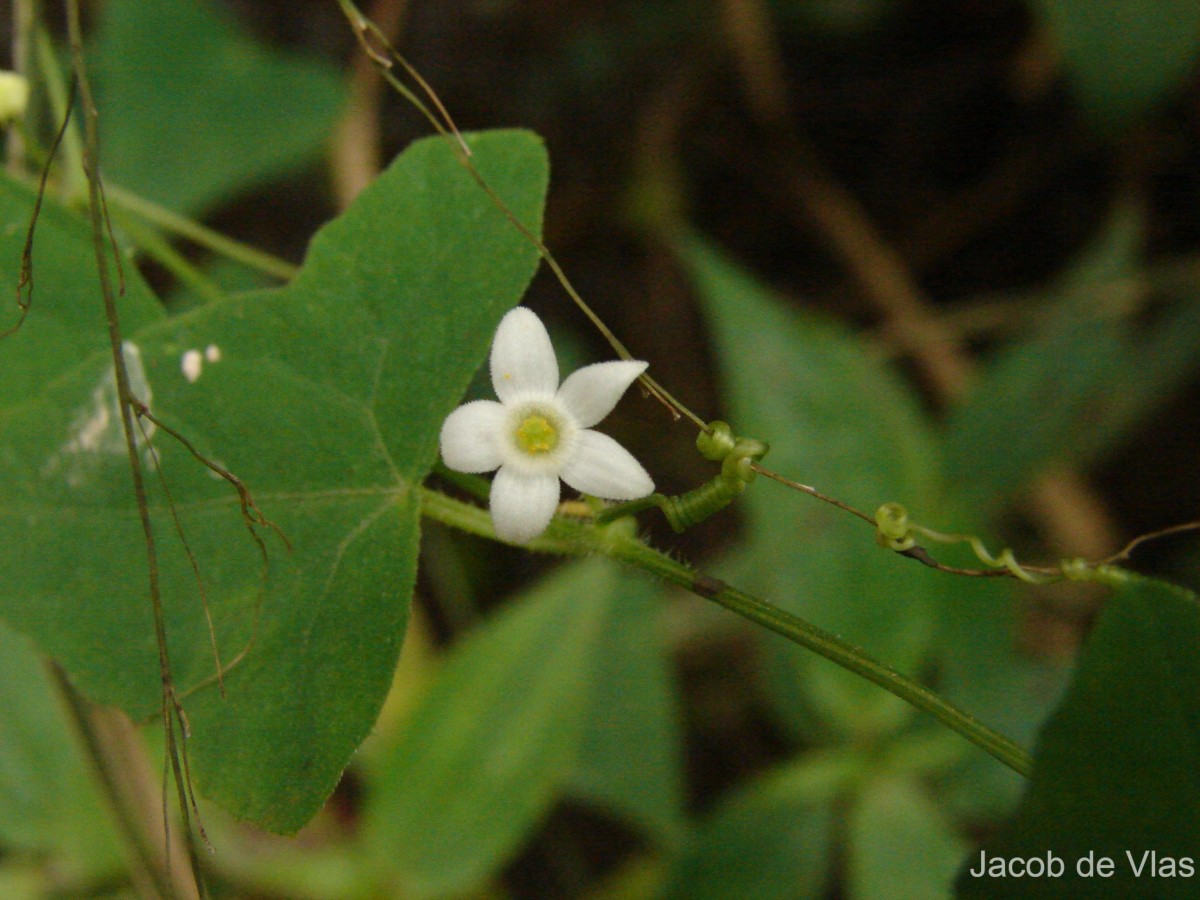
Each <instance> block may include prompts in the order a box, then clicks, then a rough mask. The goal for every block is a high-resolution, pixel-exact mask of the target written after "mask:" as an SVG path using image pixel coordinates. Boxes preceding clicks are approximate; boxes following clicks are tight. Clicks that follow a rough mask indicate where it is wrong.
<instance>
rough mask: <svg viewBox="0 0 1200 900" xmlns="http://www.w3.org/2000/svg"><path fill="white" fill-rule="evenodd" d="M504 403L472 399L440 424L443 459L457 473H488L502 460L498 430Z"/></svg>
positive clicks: (498, 465) (501, 421) (496, 467)
mask: <svg viewBox="0 0 1200 900" xmlns="http://www.w3.org/2000/svg"><path fill="white" fill-rule="evenodd" d="M503 424H504V405H503V404H501V403H497V402H496V401H495V400H475V401H472V402H471V403H466V404H463V405H462V406H460V407H459V408H458V409H456V410H455V411H454V412H452V413H450V415H448V416H447V417H446V421H445V422H443V423H442V436H441V444H442V459H443V460H444V461H445V463H446V465H447V466H449V467H450V468H451V469H454V470H455V471H456V472H490V471H492V469H498V468H499V467H500V464H501V463H502V462H503V461H504V459H503V452H504V448H503V446H502V444H501V443H500V441H501V436H500V429H501V427H502V426H503Z"/></svg>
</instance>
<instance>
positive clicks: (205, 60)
mask: <svg viewBox="0 0 1200 900" xmlns="http://www.w3.org/2000/svg"><path fill="white" fill-rule="evenodd" d="M102 12H103V14H102V16H101V18H100V22H99V26H98V30H97V35H96V41H95V45H94V48H93V50H92V62H93V64H94V66H95V68H96V70H97V80H98V82H99V89H100V92H101V94H100V100H99V106H100V109H101V112H102V118H101V120H100V121H101V134H102V137H103V147H102V151H101V152H102V158H103V161H104V168H105V171H106V174H107V175H108V177H110V178H112V180H113V181H114V182H115V183H116V184H119V185H121V186H122V187H124V188H126V189H128V190H132V191H135V192H136V193H138V194H140V195H142V196H143V197H146V198H148V199H150V200H154V201H156V202H158V203H161V204H163V205H164V206H168V207H170V208H171V209H174V210H176V211H179V212H183V213H189V214H193V215H194V214H197V213H200V212H203V211H204V210H206V209H207V208H209V207H211V206H212V205H213V204H214V203H216V202H218V201H221V200H227V199H229V198H230V197H231V196H232V195H234V194H236V193H237V192H239V191H243V190H246V189H247V188H251V187H254V186H256V185H258V184H260V183H262V182H264V181H267V180H271V179H278V178H280V177H282V176H283V175H285V174H287V173H288V172H289V171H291V170H294V169H296V168H297V167H299V166H301V165H303V164H305V163H306V162H309V161H311V160H313V159H314V158H316V156H317V155H318V154H319V153H320V152H321V149H322V146H323V144H324V143H325V141H326V140H327V139H328V136H329V134H330V132H331V130H332V128H333V124H334V121H335V120H336V117H337V115H338V109H339V107H340V105H341V102H342V96H343V93H344V91H343V88H342V85H341V82H340V78H339V75H338V72H337V69H336V68H335V67H334V66H332V65H331V64H329V63H328V62H325V61H322V60H319V59H317V58H315V57H310V56H305V55H302V54H300V53H297V52H295V51H285V50H282V49H272V48H268V47H264V46H262V45H260V44H259V43H257V42H256V41H255V40H254V39H252V38H251V37H250V36H249V35H248V34H246V33H245V32H244V31H243V29H242V28H241V27H240V25H239V23H238V22H237V20H236V18H235V17H234V16H233V14H232V12H231V11H230V10H229V9H228V4H221V3H214V2H212V0H138V2H136V3H105V4H104V5H103V7H102Z"/></svg>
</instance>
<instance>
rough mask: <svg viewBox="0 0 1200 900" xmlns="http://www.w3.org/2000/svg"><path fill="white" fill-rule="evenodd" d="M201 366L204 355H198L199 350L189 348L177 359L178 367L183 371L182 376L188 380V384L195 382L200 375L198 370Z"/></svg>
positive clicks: (202, 366)
mask: <svg viewBox="0 0 1200 900" xmlns="http://www.w3.org/2000/svg"><path fill="white" fill-rule="evenodd" d="M203 368H204V357H203V356H201V355H200V351H199V350H189V351H187V352H186V353H184V354H183V357H182V358H181V359H180V360H179V369H180V371H182V372H183V377H184V378H186V379H187V380H188V384H195V383H196V379H197V378H199V377H200V370H201V369H203Z"/></svg>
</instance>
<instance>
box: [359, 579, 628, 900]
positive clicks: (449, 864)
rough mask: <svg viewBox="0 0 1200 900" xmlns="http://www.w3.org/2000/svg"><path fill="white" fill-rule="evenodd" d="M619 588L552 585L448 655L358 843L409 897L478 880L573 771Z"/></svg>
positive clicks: (578, 582) (452, 890)
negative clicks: (364, 845)
mask: <svg viewBox="0 0 1200 900" xmlns="http://www.w3.org/2000/svg"><path fill="white" fill-rule="evenodd" d="M617 586H618V581H617V576H616V572H615V570H614V569H613V568H612V567H611V565H610V564H606V563H604V562H601V561H599V560H592V561H587V562H583V563H579V564H576V565H573V566H570V567H567V568H564V569H562V570H561V571H559V572H557V573H555V574H554V575H553V576H552V577H551V578H549V579H548V580H547V581H545V582H544V583H543V584H541V585H540V586H539V587H537V588H536V589H535V590H534V591H532V592H531V593H530V594H528V595H527V596H525V597H523V598H522V599H521V600H519V601H518V602H517V603H515V604H514V605H512V606H510V607H509V608H507V609H505V610H504V611H503V612H501V613H500V614H498V615H497V616H496V617H495V618H494V619H493V620H492V621H490V622H488V623H487V624H485V625H483V626H481V627H480V628H478V629H477V630H476V631H473V632H472V633H471V634H469V635H468V636H467V637H466V638H465V639H464V640H463V641H462V643H461V644H459V645H458V646H457V647H455V648H454V650H453V651H452V652H451V654H450V656H449V658H448V659H447V660H446V663H445V665H444V667H443V668H442V670H441V671H440V672H439V673H438V675H437V678H436V679H435V680H434V682H433V683H432V684H431V686H430V688H429V691H428V693H427V694H426V695H425V697H424V698H423V700H422V702H421V703H420V704H419V705H418V706H417V708H416V709H415V710H414V711H413V714H412V718H411V719H410V721H409V722H408V725H407V727H406V728H405V729H404V731H403V732H402V733H401V735H400V736H399V738H398V740H397V743H396V745H395V747H394V748H392V750H391V751H390V752H388V753H384V754H383V755H382V756H381V759H380V765H379V770H378V771H379V778H378V783H377V786H376V789H375V792H374V793H373V794H372V795H371V796H370V798H369V799H368V809H367V813H366V815H367V822H366V826H365V827H366V829H367V832H366V838H365V840H366V843H367V846H368V847H369V848H370V850H371V852H372V854H373V856H374V858H375V860H376V863H377V865H378V866H379V868H380V869H381V870H383V871H387V872H391V873H394V877H395V879H397V880H398V881H399V882H400V883H401V884H402V885H403V886H404V890H405V896H412V897H433V896H445V895H457V894H461V893H462V892H464V891H466V890H467V889H468V888H471V887H472V886H474V885H475V884H477V883H478V882H479V881H481V880H482V879H484V878H486V877H487V876H488V875H489V874H490V873H491V872H492V871H494V869H495V868H496V867H497V866H499V865H501V864H502V863H503V862H504V861H505V860H506V859H507V858H508V855H509V854H510V853H511V852H512V851H513V850H515V849H516V847H517V846H518V845H519V844H520V842H521V841H522V839H524V838H525V836H526V835H527V834H528V833H529V831H530V830H531V829H532V828H533V827H534V826H535V825H536V824H537V822H538V820H539V819H540V818H541V817H542V816H543V815H544V814H545V813H546V811H547V810H548V809H549V806H550V804H551V803H552V802H553V800H554V799H555V797H556V796H557V794H558V793H559V791H560V790H561V789H562V787H563V785H564V783H565V782H566V780H567V778H568V777H569V776H570V774H571V771H572V769H573V767H574V765H575V761H576V758H577V756H578V753H579V747H580V741H581V739H582V738H583V734H584V732H585V730H586V728H587V717H588V715H589V714H590V713H592V712H593V711H594V708H595V707H594V704H593V695H594V694H593V692H594V687H593V686H594V684H595V679H596V677H597V675H598V674H600V671H601V661H600V656H601V653H602V652H603V650H604V646H605V631H606V628H607V627H608V625H609V623H610V622H611V616H612V610H613V597H614V591H615V590H616V589H617Z"/></svg>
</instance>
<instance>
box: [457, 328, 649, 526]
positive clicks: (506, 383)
mask: <svg viewBox="0 0 1200 900" xmlns="http://www.w3.org/2000/svg"><path fill="white" fill-rule="evenodd" d="M646 365H647V364H646V363H644V362H604V363H596V364H595V365H591V366H585V367H584V368H582V369H580V370H579V371H578V372H575V373H574V374H573V375H571V376H570V377H568V378H567V380H566V381H564V382H563V383H562V386H561V387H559V384H558V360H557V359H556V358H555V356H554V347H552V346H551V344H550V336H549V335H548V334H547V333H546V328H545V326H544V325H542V321H541V319H539V318H538V317H537V316H536V315H535V314H534V313H533V312H531V311H530V310H528V309H526V308H525V307H523V306H518V307H516V308H515V309H512V310H510V311H509V313H508V315H506V316H505V317H504V318H503V319H502V320H501V321H500V327H499V328H497V329H496V337H495V339H494V340H493V342H492V358H491V369H492V386H493V387H494V388H495V389H496V396H497V397H499V398H500V402H499V403H497V402H496V401H495V400H475V401H474V402H472V403H467V404H464V405H463V406H460V407H459V408H458V409H456V410H455V411H454V412H452V413H451V414H450V415H449V416H448V417H447V418H446V421H445V423H444V424H443V425H442V436H441V444H442V459H443V460H445V462H446V465H447V466H449V467H450V468H451V469H454V470H456V471H459V472H490V471H492V470H493V469H499V470H500V471H498V472H497V473H496V478H495V480H493V481H492V495H491V509H492V523H493V524H494V525H495V527H496V535H497V536H498V537H500V538H501V539H503V540H506V541H511V542H513V543H518V544H523V543H526V542H528V541H531V540H533V539H534V538H535V537H537V536H538V535H539V534H541V533H542V532H543V531H545V530H546V526H547V525H548V524H549V523H550V519H551V518H552V517H553V516H554V511H555V509H557V507H558V496H559V484H558V480H559V478H562V480H563V481H565V482H566V483H567V484H568V485H570V486H571V487H573V488H575V490H577V491H580V492H581V493H585V494H591V495H593V496H596V497H604V498H605V499H608V500H635V499H637V498H638V497H644V496H646V495H647V494H649V493H651V492H652V491H653V490H654V482H653V481H651V480H650V476H649V475H647V474H646V470H645V469H643V468H642V466H641V464H640V463H639V462H638V461H637V460H636V459H634V458H633V456H631V455H630V453H629V451H627V450H626V449H625V448H624V447H622V446H621V445H620V444H618V443H617V442H616V441H614V440H613V439H612V438H610V437H608V436H607V435H603V434H600V432H598V431H592V430H591V426H592V425H595V424H596V423H597V422H599V421H600V420H601V419H603V418H604V417H605V416H607V415H608V414H609V413H610V412H611V411H612V408H613V407H614V406H616V405H617V401H618V400H620V399H621V395H622V394H624V393H625V389H626V388H628V387H629V385H631V384H632V383H633V382H634V380H635V379H636V378H637V377H638V376H639V375H641V374H642V372H644V371H646Z"/></svg>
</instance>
